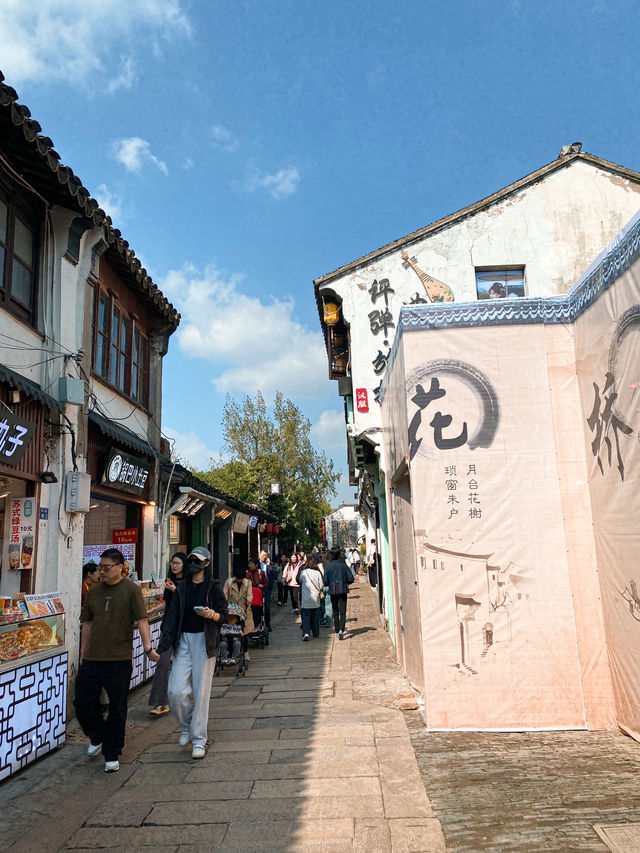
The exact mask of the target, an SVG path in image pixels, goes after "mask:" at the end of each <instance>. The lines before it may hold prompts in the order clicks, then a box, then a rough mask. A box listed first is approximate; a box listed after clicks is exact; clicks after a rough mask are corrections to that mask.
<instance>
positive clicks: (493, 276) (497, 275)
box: [476, 267, 525, 299]
mask: <svg viewBox="0 0 640 853" xmlns="http://www.w3.org/2000/svg"><path fill="white" fill-rule="evenodd" d="M476 293H477V296H478V299H507V298H508V297H511V296H524V295H525V286H524V267H519V268H515V269H510V270H505V269H502V270H498V269H494V270H480V269H476Z"/></svg>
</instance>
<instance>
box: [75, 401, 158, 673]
mask: <svg viewBox="0 0 640 853" xmlns="http://www.w3.org/2000/svg"><path fill="white" fill-rule="evenodd" d="M87 462H88V470H89V473H90V475H91V504H90V508H89V512H88V513H87V515H86V518H85V524H84V547H83V564H84V563H89V562H94V563H96V564H97V563H99V561H100V554H101V553H102V552H103V551H104V550H106V549H107V548H118V550H120V551H121V552H122V554H123V556H124V558H125V563H124V568H125V571H126V573H127V575H128V577H129V578H131V580H133V581H134V582H135V583H138V584H140V586H141V588H142V594H143V596H144V599H145V604H146V607H147V611H148V613H149V623H150V627H151V640H152V644H153V645H156V644H157V642H158V641H159V639H160V623H161V621H162V616H163V614H164V607H163V603H162V584H161V582H160V581H158V578H157V571H156V568H155V566H156V558H155V555H156V548H157V546H156V544H155V543H156V541H157V521H156V495H157V492H156V488H157V487H156V475H155V465H156V457H155V455H154V453H153V452H152V448H151V447H150V446H149V445H148V444H145V443H144V441H143V440H142V439H140V438H138V437H137V436H135V435H134V434H133V433H128V432H127V431H126V430H124V429H122V428H121V427H119V426H118V425H117V424H115V423H113V422H110V421H108V420H107V419H105V418H101V417H99V416H97V415H94V414H91V415H90V416H89V441H88V459H87ZM154 670H155V664H154V663H153V662H151V661H149V660H148V659H147V658H146V656H145V654H144V649H143V647H142V640H141V639H140V634H139V632H138V629H137V628H136V629H135V631H134V642H133V673H132V676H131V689H133V688H134V687H137V686H138V685H139V684H141V683H142V682H143V681H146V680H147V679H149V678H151V676H152V675H153V672H154Z"/></svg>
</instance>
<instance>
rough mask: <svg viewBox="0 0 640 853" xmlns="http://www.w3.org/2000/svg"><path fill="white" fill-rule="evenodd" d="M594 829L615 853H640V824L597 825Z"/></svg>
mask: <svg viewBox="0 0 640 853" xmlns="http://www.w3.org/2000/svg"><path fill="white" fill-rule="evenodd" d="M593 828H594V829H595V831H596V832H597V833H598V835H599V836H600V838H601V839H602V840H603V841H604V843H605V844H606V845H607V847H608V848H609V850H612V851H613V853H640V823H595V824H594V825H593Z"/></svg>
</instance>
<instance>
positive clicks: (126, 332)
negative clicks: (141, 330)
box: [118, 317, 131, 391]
mask: <svg viewBox="0 0 640 853" xmlns="http://www.w3.org/2000/svg"><path fill="white" fill-rule="evenodd" d="M130 364H131V320H130V319H129V318H128V317H123V318H122V324H121V329H120V370H119V377H118V380H119V381H118V388H120V390H121V391H126V390H127V379H128V377H129V366H130Z"/></svg>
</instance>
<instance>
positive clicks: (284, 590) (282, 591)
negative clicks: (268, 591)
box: [276, 554, 289, 607]
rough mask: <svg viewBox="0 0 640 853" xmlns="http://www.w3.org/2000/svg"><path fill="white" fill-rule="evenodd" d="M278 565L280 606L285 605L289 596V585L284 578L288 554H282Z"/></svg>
mask: <svg viewBox="0 0 640 853" xmlns="http://www.w3.org/2000/svg"><path fill="white" fill-rule="evenodd" d="M276 565H277V567H278V575H277V582H278V607H284V605H285V604H286V603H287V597H288V595H289V587H288V586H287V584H286V582H285V580H284V578H283V573H284V570H285V569H286V567H287V555H286V554H280V556H279V557H278V560H277V564H276Z"/></svg>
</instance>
